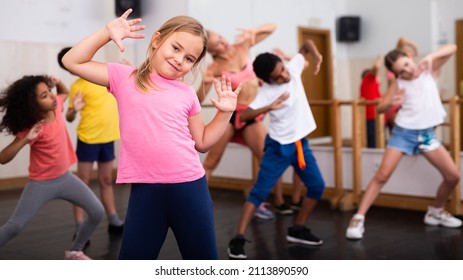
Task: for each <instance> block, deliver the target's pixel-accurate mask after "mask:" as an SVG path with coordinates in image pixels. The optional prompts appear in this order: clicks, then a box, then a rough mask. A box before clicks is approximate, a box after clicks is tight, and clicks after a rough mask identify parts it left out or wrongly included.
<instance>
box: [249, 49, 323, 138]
mask: <svg viewBox="0 0 463 280" xmlns="http://www.w3.org/2000/svg"><path fill="white" fill-rule="evenodd" d="M304 62H305V59H304V57H303V56H302V54H300V53H298V54H297V55H295V56H294V57H293V58H292V59H291V61H289V62H288V64H287V65H286V67H287V68H288V71H289V74H290V77H291V80H290V81H289V82H288V83H285V84H280V85H276V84H267V83H264V84H263V85H262V87H261V88H260V90H259V93H258V94H257V96H256V99H254V101H253V102H252V103H251V104H250V105H249V107H250V108H252V109H254V110H255V109H259V108H262V107H265V106H268V105H270V104H271V103H273V102H274V101H275V100H276V99H277V98H278V97H279V96H280V95H281V94H283V93H285V92H288V93H289V98H288V99H286V100H285V101H284V104H285V106H283V107H282V108H280V109H278V110H271V111H270V112H269V113H268V114H269V115H270V124H269V127H268V134H269V136H270V137H271V138H272V139H273V140H275V141H277V142H278V143H280V144H282V145H284V144H290V143H294V142H296V141H298V140H300V139H302V138H304V137H306V136H307V135H308V134H309V133H310V132H312V131H314V130H315V128H316V127H317V126H316V124H315V120H314V118H313V115H312V111H311V110H310V106H309V103H308V101H307V97H306V95H305V91H304V86H303V85H302V81H301V73H302V70H304Z"/></svg>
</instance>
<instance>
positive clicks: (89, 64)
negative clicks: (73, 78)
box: [62, 9, 145, 86]
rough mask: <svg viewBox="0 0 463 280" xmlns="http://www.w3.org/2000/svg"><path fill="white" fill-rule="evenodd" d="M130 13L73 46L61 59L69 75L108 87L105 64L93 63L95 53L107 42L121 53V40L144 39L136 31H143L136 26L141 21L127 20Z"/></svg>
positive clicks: (127, 12) (129, 10) (130, 10)
mask: <svg viewBox="0 0 463 280" xmlns="http://www.w3.org/2000/svg"><path fill="white" fill-rule="evenodd" d="M131 12H132V9H128V10H127V11H126V12H125V13H124V14H123V15H122V16H121V17H119V18H117V19H115V20H114V21H112V22H110V23H109V24H107V25H106V26H105V27H104V28H102V29H100V30H99V31H97V32H95V33H94V34H92V35H90V36H89V37H87V38H85V39H83V40H82V41H80V42H79V43H77V45H75V46H74V47H73V48H72V49H71V50H69V52H67V53H66V55H65V56H64V57H63V59H62V62H63V64H64V66H65V67H66V69H68V70H69V71H70V72H71V73H73V74H75V75H77V76H79V77H81V78H83V79H85V80H87V81H90V82H92V83H95V84H99V85H102V86H108V85H109V79H108V71H107V66H106V63H101V62H96V61H93V60H92V58H93V56H94V55H95V53H96V52H97V51H98V50H99V49H100V48H101V47H103V46H104V45H106V44H107V43H108V42H109V41H111V40H112V41H114V43H115V44H116V45H117V46H118V47H119V49H120V50H121V52H123V51H124V50H125V47H124V45H123V44H122V40H123V39H125V38H134V39H138V38H144V35H143V34H139V33H137V31H140V30H143V29H145V26H143V25H137V24H138V23H140V22H141V19H140V18H138V19H132V20H128V19H127V17H128V16H129V15H130V13H131Z"/></svg>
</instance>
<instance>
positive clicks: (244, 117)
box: [240, 92, 289, 122]
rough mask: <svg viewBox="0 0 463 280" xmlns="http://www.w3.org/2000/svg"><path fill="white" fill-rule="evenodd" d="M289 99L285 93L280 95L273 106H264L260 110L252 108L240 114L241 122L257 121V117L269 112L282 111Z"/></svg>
mask: <svg viewBox="0 0 463 280" xmlns="http://www.w3.org/2000/svg"><path fill="white" fill-rule="evenodd" d="M288 97H289V93H288V92H285V93H283V94H282V95H280V96H279V97H278V98H277V99H276V100H275V101H273V103H272V104H270V105H268V106H264V107H262V108H259V109H252V108H250V107H248V108H246V109H245V110H244V111H243V112H241V114H240V122H247V121H250V120H252V119H255V118H257V116H259V115H261V114H265V113H267V112H269V111H271V110H277V109H280V108H281V107H283V106H285V104H284V103H283V101H285V100H286V99H288Z"/></svg>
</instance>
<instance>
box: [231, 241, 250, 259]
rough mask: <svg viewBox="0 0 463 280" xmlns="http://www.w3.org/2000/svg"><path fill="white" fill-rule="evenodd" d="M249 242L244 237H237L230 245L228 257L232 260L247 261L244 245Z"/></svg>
mask: <svg viewBox="0 0 463 280" xmlns="http://www.w3.org/2000/svg"><path fill="white" fill-rule="evenodd" d="M246 241H247V240H246V239H244V238H242V237H235V238H233V239H232V240H230V243H228V249H227V252H228V257H229V258H230V259H237V260H245V259H247V258H248V256H247V255H246V253H245V252H244V243H245V242H246Z"/></svg>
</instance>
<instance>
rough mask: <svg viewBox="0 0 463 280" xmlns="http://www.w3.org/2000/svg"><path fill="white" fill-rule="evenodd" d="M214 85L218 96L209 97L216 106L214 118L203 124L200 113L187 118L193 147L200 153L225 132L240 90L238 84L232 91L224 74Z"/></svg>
mask: <svg viewBox="0 0 463 280" xmlns="http://www.w3.org/2000/svg"><path fill="white" fill-rule="evenodd" d="M214 87H215V91H216V92H217V96H218V98H217V100H216V99H213V98H211V101H212V104H213V105H214V106H215V107H216V108H217V113H216V115H215V116H214V119H212V121H211V122H210V123H209V124H208V125H204V122H203V120H202V116H201V114H196V115H195V116H192V117H190V118H189V119H188V127H189V128H190V132H191V136H192V137H193V140H194V141H195V148H196V150H197V151H198V152H201V153H205V152H207V151H208V150H209V149H210V148H211V147H212V146H213V145H214V144H215V143H217V141H219V139H220V138H221V137H222V136H223V134H224V133H225V129H226V128H227V126H228V123H229V121H230V118H231V116H232V114H233V111H235V109H236V101H237V98H238V94H239V92H240V90H241V84H240V85H239V86H238V87H237V88H236V89H235V91H233V90H232V86H231V79H230V77H228V78H227V79H226V78H225V76H222V83H221V84H219V82H218V81H217V80H214Z"/></svg>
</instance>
